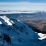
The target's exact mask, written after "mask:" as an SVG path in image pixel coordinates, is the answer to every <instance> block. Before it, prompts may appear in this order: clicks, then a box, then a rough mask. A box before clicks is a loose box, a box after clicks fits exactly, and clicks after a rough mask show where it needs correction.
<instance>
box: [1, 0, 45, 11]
mask: <svg viewBox="0 0 46 46" xmlns="http://www.w3.org/2000/svg"><path fill="white" fill-rule="evenodd" d="M0 10H35V11H46V0H0Z"/></svg>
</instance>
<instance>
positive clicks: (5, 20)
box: [0, 16, 44, 46]
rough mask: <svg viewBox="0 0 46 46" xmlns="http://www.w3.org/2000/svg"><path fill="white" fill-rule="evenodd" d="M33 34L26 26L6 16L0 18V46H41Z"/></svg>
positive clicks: (36, 36) (36, 34) (35, 34)
mask: <svg viewBox="0 0 46 46" xmlns="http://www.w3.org/2000/svg"><path fill="white" fill-rule="evenodd" d="M38 38H39V36H38V33H35V32H34V31H33V30H32V29H31V28H29V27H28V26H27V25H25V24H23V23H20V22H19V21H17V20H16V19H12V18H9V17H7V16H0V46H42V45H44V43H43V41H42V42H41V44H42V45H41V44H40V41H39V40H38Z"/></svg>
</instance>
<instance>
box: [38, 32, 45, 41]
mask: <svg viewBox="0 0 46 46" xmlns="http://www.w3.org/2000/svg"><path fill="white" fill-rule="evenodd" d="M38 35H39V36H40V38H39V39H40V40H43V39H45V38H46V34H42V33H38Z"/></svg>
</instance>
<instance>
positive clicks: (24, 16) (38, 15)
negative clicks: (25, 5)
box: [0, 11, 46, 21]
mask: <svg viewBox="0 0 46 46" xmlns="http://www.w3.org/2000/svg"><path fill="white" fill-rule="evenodd" d="M4 12H5V11H4ZM3 15H6V16H8V17H10V18H13V19H18V20H21V21H27V20H41V19H46V12H33V13H29V12H28V13H26V12H25V11H24V12H23V13H22V12H21V13H11V14H0V16H3Z"/></svg>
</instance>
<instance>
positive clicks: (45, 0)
mask: <svg viewBox="0 0 46 46" xmlns="http://www.w3.org/2000/svg"><path fill="white" fill-rule="evenodd" d="M20 1H27V2H46V0H0V2H20Z"/></svg>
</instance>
